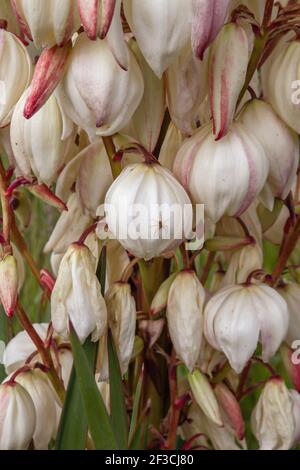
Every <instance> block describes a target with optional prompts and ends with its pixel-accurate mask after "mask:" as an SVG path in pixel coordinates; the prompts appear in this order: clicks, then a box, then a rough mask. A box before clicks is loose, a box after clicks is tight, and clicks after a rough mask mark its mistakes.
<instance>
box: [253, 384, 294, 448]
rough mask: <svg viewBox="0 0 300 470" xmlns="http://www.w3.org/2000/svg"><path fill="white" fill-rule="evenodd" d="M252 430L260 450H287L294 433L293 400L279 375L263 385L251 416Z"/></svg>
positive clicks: (290, 445) (291, 442)
mask: <svg viewBox="0 0 300 470" xmlns="http://www.w3.org/2000/svg"><path fill="white" fill-rule="evenodd" d="M251 427H252V431H253V433H254V435H255V437H256V438H257V440H258V442H259V446H260V450H288V449H290V448H291V447H292V445H293V441H294V433H295V421H294V415H293V401H292V399H291V396H290V393H289V390H288V389H287V387H286V385H285V384H284V382H283V380H282V379H281V378H280V377H275V378H272V379H270V380H269V381H268V382H267V384H266V385H265V387H264V389H263V391H262V393H261V395H260V397H259V400H258V403H257V405H256V407H255V408H254V410H253V413H252V416H251Z"/></svg>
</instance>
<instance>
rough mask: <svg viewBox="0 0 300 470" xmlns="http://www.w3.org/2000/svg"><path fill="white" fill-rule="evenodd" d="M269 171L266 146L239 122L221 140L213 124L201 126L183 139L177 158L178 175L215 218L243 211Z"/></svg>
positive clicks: (206, 210)
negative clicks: (213, 130)
mask: <svg viewBox="0 0 300 470" xmlns="http://www.w3.org/2000/svg"><path fill="white" fill-rule="evenodd" d="M268 172H269V161H268V159H267V157H266V155H265V152H264V149H263V147H262V146H261V144H260V143H259V142H258V140H257V139H256V138H255V136H253V135H252V134H251V133H250V132H249V131H248V130H247V129H246V128H245V127H244V126H243V125H242V124H240V123H234V124H233V125H232V126H231V129H230V131H229V132H228V134H227V135H226V136H225V137H223V139H221V140H219V141H218V142H216V141H215V138H214V135H213V133H212V128H211V124H207V125H206V126H204V127H202V128H200V130H199V131H198V132H196V133H195V134H194V135H193V137H191V138H190V139H187V140H186V141H185V142H184V143H183V145H182V146H181V148H180V149H179V151H178V153H177V155H176V159H175V162H174V173H175V175H176V176H177V178H178V179H179V181H180V182H181V183H182V184H183V186H184V187H185V188H186V189H187V190H188V191H189V193H190V195H191V197H192V200H193V202H195V203H198V204H199V203H200V204H201V203H202V204H204V210H205V213H206V215H207V216H208V217H209V218H210V219H211V220H212V222H217V221H218V220H219V219H220V218H221V217H222V216H223V215H230V216H240V215H241V214H243V212H245V211H246V210H247V208H248V207H249V206H250V205H251V203H252V202H253V201H254V199H255V197H256V196H258V194H259V193H260V192H261V190H262V189H263V187H264V185H265V182H266V179H267V176H268Z"/></svg>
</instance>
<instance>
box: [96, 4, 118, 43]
mask: <svg viewBox="0 0 300 470" xmlns="http://www.w3.org/2000/svg"><path fill="white" fill-rule="evenodd" d="M101 7H102V11H101V21H100V28H99V36H100V38H101V39H104V38H105V36H106V35H107V33H108V30H109V28H110V25H111V23H112V19H113V16H114V11H115V8H116V0H102V2H101Z"/></svg>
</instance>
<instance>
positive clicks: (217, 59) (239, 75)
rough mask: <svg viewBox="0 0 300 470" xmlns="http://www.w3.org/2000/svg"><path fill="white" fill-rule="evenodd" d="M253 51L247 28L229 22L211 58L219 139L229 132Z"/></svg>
mask: <svg viewBox="0 0 300 470" xmlns="http://www.w3.org/2000/svg"><path fill="white" fill-rule="evenodd" d="M250 53H251V49H250V48H249V41H248V36H247V33H246V31H245V30H244V29H243V27H242V26H240V25H238V24H236V23H228V24H227V25H225V26H224V27H223V28H222V29H221V31H220V33H219V34H218V36H217V38H216V40H215V41H214V43H213V45H212V48H211V52H210V58H209V96H210V107H211V111H212V116H213V127H214V134H215V137H216V140H219V139H221V138H222V137H224V135H226V134H227V132H228V129H229V127H230V125H231V123H232V121H233V118H234V114H235V109H236V105H237V100H238V97H239V94H240V92H241V89H242V87H243V85H244V82H245V78H246V72H247V66H248V58H249V54H250Z"/></svg>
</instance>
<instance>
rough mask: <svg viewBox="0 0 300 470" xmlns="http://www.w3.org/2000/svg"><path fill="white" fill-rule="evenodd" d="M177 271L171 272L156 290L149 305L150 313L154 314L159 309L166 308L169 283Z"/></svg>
mask: <svg viewBox="0 0 300 470" xmlns="http://www.w3.org/2000/svg"><path fill="white" fill-rule="evenodd" d="M176 276H177V273H173V274H171V276H169V277H168V278H167V279H165V280H164V282H163V283H162V284H161V285H160V287H159V289H158V291H157V292H156V294H155V296H154V297H153V300H152V302H151V306H150V312H151V314H152V315H156V314H157V313H159V312H160V311H161V310H163V309H164V308H166V306H167V302H168V295H169V291H170V288H171V285H172V283H173V281H174V279H175V278H176Z"/></svg>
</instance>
